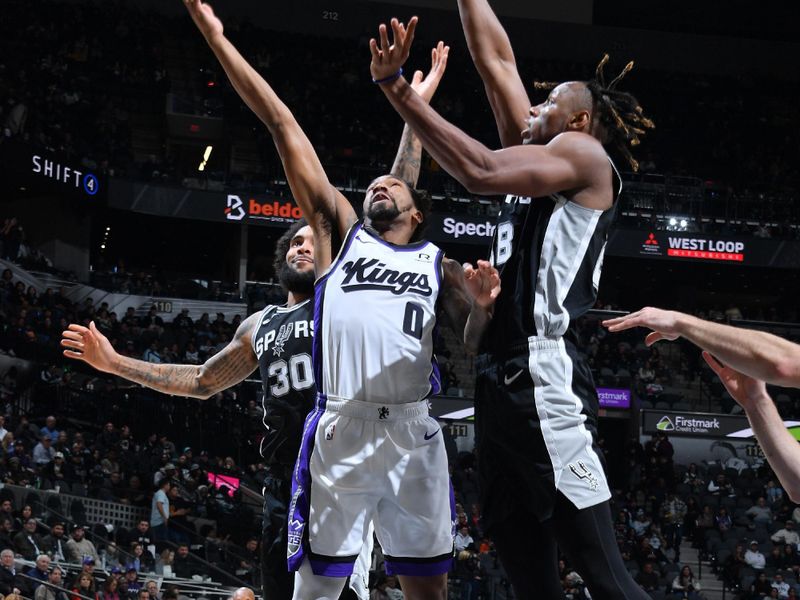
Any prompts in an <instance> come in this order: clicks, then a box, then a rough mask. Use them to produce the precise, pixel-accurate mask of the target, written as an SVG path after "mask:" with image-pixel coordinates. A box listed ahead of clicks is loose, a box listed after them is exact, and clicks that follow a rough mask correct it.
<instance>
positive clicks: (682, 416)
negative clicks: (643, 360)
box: [640, 409, 800, 469]
mask: <svg viewBox="0 0 800 600" xmlns="http://www.w3.org/2000/svg"><path fill="white" fill-rule="evenodd" d="M783 424H784V425H785V426H786V428H787V429H788V430H789V432H790V433H791V434H792V436H794V438H795V439H797V440H800V421H784V422H783ZM657 433H664V434H666V435H667V437H668V438H669V439H670V442H671V444H672V447H673V450H674V451H675V454H674V456H673V460H674V461H675V462H676V463H679V464H689V463H692V462H695V463H717V464H719V465H721V466H723V467H731V468H736V469H742V468H745V467H751V466H758V465H760V464H761V463H762V462H763V461H764V453H763V451H762V450H761V447H760V446H759V445H758V441H757V440H756V438H755V435H754V434H753V430H752V429H751V428H750V423H749V421H748V420H747V417H745V416H742V415H722V414H714V413H693V412H682V411H664V410H651V409H646V410H643V411H642V434H641V437H640V441H641V443H642V444H646V443H647V442H648V441H650V440H651V439H652V438H653V436H654V435H656V434H657Z"/></svg>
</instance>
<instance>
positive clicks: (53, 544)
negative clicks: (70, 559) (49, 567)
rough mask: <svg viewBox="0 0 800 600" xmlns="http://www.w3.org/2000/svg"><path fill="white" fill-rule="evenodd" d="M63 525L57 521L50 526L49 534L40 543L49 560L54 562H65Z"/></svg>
mask: <svg viewBox="0 0 800 600" xmlns="http://www.w3.org/2000/svg"><path fill="white" fill-rule="evenodd" d="M65 532H66V529H65V526H64V523H63V522H61V521H58V522H56V523H53V525H51V526H50V533H49V534H48V535H46V536H44V538H43V539H42V543H43V544H44V546H45V548H47V552H48V553H49V554H50V556H51V558H52V559H53V560H54V561H56V562H66V560H67V537H66V535H65Z"/></svg>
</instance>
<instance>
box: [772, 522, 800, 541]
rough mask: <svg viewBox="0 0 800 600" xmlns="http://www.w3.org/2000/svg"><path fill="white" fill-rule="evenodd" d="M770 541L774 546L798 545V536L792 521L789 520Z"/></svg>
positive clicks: (799, 537) (799, 536)
mask: <svg viewBox="0 0 800 600" xmlns="http://www.w3.org/2000/svg"><path fill="white" fill-rule="evenodd" d="M771 539H772V541H773V542H775V543H776V544H791V545H793V546H795V547H796V546H798V545H800V535H798V534H797V531H795V529H794V521H793V520H792V519H789V520H787V521H786V523H785V524H784V526H783V527H782V528H781V529H779V530H778V531H776V532H775V533H774V534H773V535H772V538H771Z"/></svg>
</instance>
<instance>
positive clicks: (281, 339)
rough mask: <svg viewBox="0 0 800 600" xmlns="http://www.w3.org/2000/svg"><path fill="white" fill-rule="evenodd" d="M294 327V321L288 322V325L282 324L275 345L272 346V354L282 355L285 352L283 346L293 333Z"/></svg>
mask: <svg viewBox="0 0 800 600" xmlns="http://www.w3.org/2000/svg"><path fill="white" fill-rule="evenodd" d="M293 329H294V323H287V324H286V325H281V328H280V330H279V331H278V337H276V338H275V345H274V346H273V348H272V354H274V355H275V356H280V355H281V354H283V346H284V344H285V343H286V340H288V339H289V336H290V335H292V330H293Z"/></svg>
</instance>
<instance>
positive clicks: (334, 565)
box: [308, 558, 356, 577]
mask: <svg viewBox="0 0 800 600" xmlns="http://www.w3.org/2000/svg"><path fill="white" fill-rule="evenodd" d="M308 562H309V564H310V565H311V571H312V572H313V573H314V575H321V576H323V577H350V575H352V574H353V567H354V566H355V564H356V561H355V559H353V562H328V561H326V560H320V559H319V558H309V559H308Z"/></svg>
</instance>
